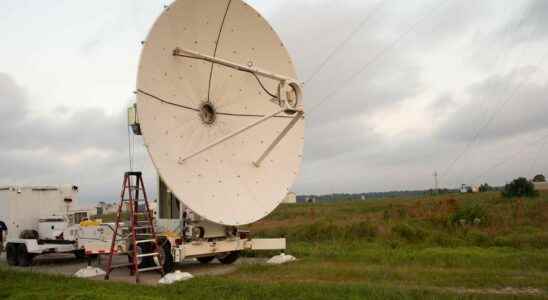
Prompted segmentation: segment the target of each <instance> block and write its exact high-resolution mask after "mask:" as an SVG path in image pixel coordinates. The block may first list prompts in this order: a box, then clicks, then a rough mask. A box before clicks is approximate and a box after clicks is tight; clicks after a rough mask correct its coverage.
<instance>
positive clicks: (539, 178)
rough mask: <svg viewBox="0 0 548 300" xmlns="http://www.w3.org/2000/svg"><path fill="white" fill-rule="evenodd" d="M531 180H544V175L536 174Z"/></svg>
mask: <svg viewBox="0 0 548 300" xmlns="http://www.w3.org/2000/svg"><path fill="white" fill-rule="evenodd" d="M533 182H546V177H544V175H542V174H538V175H537V176H535V177H534V178H533Z"/></svg>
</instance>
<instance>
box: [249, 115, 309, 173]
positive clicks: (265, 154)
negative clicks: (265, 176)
mask: <svg viewBox="0 0 548 300" xmlns="http://www.w3.org/2000/svg"><path fill="white" fill-rule="evenodd" d="M303 114H304V113H303V112H302V111H298V112H297V114H296V115H295V117H294V118H293V119H292V120H291V122H289V124H287V126H286V127H285V128H284V130H282V132H280V134H279V135H278V136H277V137H276V138H275V139H274V141H273V142H272V144H270V146H268V148H266V150H265V152H264V153H263V155H261V157H259V159H258V160H257V161H255V162H253V165H254V166H255V167H257V168H258V167H260V166H261V163H262V162H263V161H264V159H265V158H266V157H267V156H268V155H269V154H270V152H272V150H274V148H275V147H276V146H278V144H279V143H280V141H281V140H282V139H283V138H284V137H285V136H286V135H287V133H288V132H289V131H290V130H291V129H292V128H293V127H294V126H295V124H297V121H299V119H300V118H301V117H302V116H303Z"/></svg>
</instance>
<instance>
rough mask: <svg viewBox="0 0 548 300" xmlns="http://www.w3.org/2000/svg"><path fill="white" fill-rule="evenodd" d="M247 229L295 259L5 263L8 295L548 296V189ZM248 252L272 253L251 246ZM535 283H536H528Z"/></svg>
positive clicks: (348, 209) (372, 202) (321, 211)
mask: <svg viewBox="0 0 548 300" xmlns="http://www.w3.org/2000/svg"><path fill="white" fill-rule="evenodd" d="M250 229H251V230H252V232H253V233H254V235H255V236H256V237H280V236H284V237H286V238H287V241H288V250H287V252H288V253H290V254H293V255H295V256H296V257H298V259H299V260H298V261H297V262H295V263H291V264H288V265H282V266H267V265H242V266H241V267H239V269H238V271H236V272H234V273H232V274H229V275H226V276H222V277H199V278H195V279H193V280H191V281H189V282H184V283H178V284H175V285H172V286H168V287H146V286H134V285H127V284H117V283H105V282H94V281H86V280H79V279H72V278H70V279H68V278H62V277H55V276H46V275H39V274H34V273H33V274H29V273H18V272H14V271H11V270H9V271H8V270H2V269H0V298H9V299H28V298H37V299H43V298H44V299H110V298H112V299H129V298H131V299H171V298H177V299H187V298H188V299H364V298H367V299H485V298H493V299H521V298H535V297H536V298H539V299H542V298H545V297H548V194H541V196H540V197H538V198H535V199H511V200H509V199H505V198H502V197H500V195H499V194H497V193H484V194H464V195H463V194H456V195H444V196H438V197H424V198H419V197H414V198H390V199H368V200H367V201H350V200H349V201H343V202H338V203H322V204H314V205H310V204H296V205H282V206H280V207H279V208H278V209H277V210H276V211H275V212H274V213H272V214H271V215H270V216H268V217H267V218H265V219H264V220H262V221H260V222H258V223H256V224H253V225H252V226H250ZM245 254H246V255H248V256H256V255H263V256H265V255H272V254H274V252H266V253H262V254H261V253H245ZM531 289H532V290H531Z"/></svg>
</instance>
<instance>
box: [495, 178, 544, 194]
mask: <svg viewBox="0 0 548 300" xmlns="http://www.w3.org/2000/svg"><path fill="white" fill-rule="evenodd" d="M502 195H503V196H504V197H506V198H512V197H536V196H538V191H536V190H535V185H534V184H533V183H532V182H530V181H529V180H527V179H526V178H524V177H519V178H517V179H514V180H513V181H512V182H510V183H508V184H506V185H505V186H504V190H503V191H502Z"/></svg>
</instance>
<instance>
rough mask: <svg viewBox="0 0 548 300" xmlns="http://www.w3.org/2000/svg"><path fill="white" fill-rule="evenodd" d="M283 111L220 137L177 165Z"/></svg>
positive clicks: (181, 159)
mask: <svg viewBox="0 0 548 300" xmlns="http://www.w3.org/2000/svg"><path fill="white" fill-rule="evenodd" d="M283 111H284V110H283V109H281V110H278V111H276V112H274V113H272V114H270V115H266V116H264V117H262V118H260V119H259V120H257V121H255V122H253V123H251V124H249V125H246V126H244V127H242V128H240V129H238V130H236V131H234V132H233V133H231V134H228V135H225V136H224V137H222V138H220V139H218V140H216V141H214V142H213V143H211V144H209V145H207V146H205V147H204V148H202V149H200V150H198V151H196V152H194V153H192V154H190V155H188V156H186V157H184V158H180V159H179V164H182V163H184V162H185V161H186V160H188V159H190V158H193V157H195V156H196V155H198V154H201V153H202V152H204V151H207V150H209V149H211V148H213V147H215V146H217V145H219V144H221V143H223V142H225V141H226V140H228V139H231V138H233V137H235V136H237V135H239V134H240V133H242V132H244V131H247V130H249V129H251V128H253V127H255V126H257V125H259V124H261V123H263V122H264V121H266V120H269V119H271V118H273V117H275V116H277V115H279V114H280V113H282V112H283Z"/></svg>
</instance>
